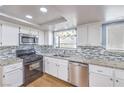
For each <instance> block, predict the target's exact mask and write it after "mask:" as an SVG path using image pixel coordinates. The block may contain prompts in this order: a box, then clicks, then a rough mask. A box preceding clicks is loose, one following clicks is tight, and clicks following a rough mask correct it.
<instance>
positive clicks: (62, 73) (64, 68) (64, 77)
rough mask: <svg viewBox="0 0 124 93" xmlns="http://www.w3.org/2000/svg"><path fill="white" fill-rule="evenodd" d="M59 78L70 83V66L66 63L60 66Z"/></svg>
mask: <svg viewBox="0 0 124 93" xmlns="http://www.w3.org/2000/svg"><path fill="white" fill-rule="evenodd" d="M58 78H60V79H62V80H64V81H68V65H67V64H66V63H63V64H62V63H61V64H58Z"/></svg>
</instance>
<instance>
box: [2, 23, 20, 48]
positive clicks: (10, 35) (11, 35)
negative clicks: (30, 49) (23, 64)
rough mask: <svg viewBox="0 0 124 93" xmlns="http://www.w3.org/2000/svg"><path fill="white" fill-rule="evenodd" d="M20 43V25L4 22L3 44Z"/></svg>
mask: <svg viewBox="0 0 124 93" xmlns="http://www.w3.org/2000/svg"><path fill="white" fill-rule="evenodd" d="M10 45H15V46H17V45H19V27H16V26H13V25H5V24H2V46H10Z"/></svg>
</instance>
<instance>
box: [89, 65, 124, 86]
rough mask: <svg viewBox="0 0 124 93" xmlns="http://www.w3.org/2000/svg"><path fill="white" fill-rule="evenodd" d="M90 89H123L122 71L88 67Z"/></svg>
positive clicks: (123, 76) (94, 66) (123, 78)
mask: <svg viewBox="0 0 124 93" xmlns="http://www.w3.org/2000/svg"><path fill="white" fill-rule="evenodd" d="M89 86H90V87H124V70H120V69H113V68H109V67H102V66H96V65H89Z"/></svg>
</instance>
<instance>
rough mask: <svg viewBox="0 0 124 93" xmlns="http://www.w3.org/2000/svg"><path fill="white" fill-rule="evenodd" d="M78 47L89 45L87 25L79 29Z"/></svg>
mask: <svg viewBox="0 0 124 93" xmlns="http://www.w3.org/2000/svg"><path fill="white" fill-rule="evenodd" d="M77 45H78V46H85V45H87V25H82V26H79V27H77Z"/></svg>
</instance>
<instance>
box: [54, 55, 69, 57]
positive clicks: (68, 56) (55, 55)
mask: <svg viewBox="0 0 124 93" xmlns="http://www.w3.org/2000/svg"><path fill="white" fill-rule="evenodd" d="M53 56H56V57H70V56H69V55H61V54H59V55H57V54H55V55H53Z"/></svg>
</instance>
